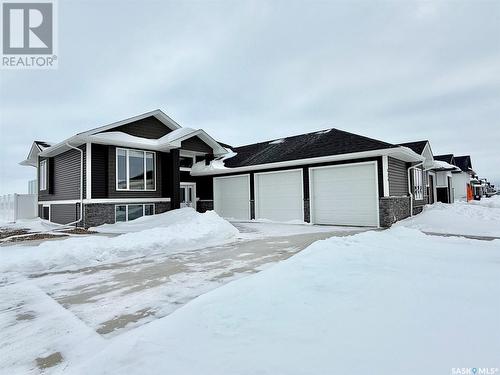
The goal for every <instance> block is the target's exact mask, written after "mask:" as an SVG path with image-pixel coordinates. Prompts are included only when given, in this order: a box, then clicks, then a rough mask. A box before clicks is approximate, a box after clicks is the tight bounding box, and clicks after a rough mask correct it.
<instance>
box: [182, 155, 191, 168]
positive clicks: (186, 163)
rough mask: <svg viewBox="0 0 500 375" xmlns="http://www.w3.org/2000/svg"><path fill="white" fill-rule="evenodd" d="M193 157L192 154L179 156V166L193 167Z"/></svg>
mask: <svg viewBox="0 0 500 375" xmlns="http://www.w3.org/2000/svg"><path fill="white" fill-rule="evenodd" d="M193 159H194V158H193V157H192V156H181V157H179V166H180V167H181V168H191V167H192V166H193V164H194V160H193Z"/></svg>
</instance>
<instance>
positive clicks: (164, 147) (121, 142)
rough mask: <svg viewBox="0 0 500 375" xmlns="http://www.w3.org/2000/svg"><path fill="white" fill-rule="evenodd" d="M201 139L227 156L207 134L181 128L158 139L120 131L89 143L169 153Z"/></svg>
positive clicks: (98, 136)
mask: <svg viewBox="0 0 500 375" xmlns="http://www.w3.org/2000/svg"><path fill="white" fill-rule="evenodd" d="M195 136H197V137H200V138H201V139H202V140H203V141H204V142H206V143H207V144H208V145H209V146H211V147H212V148H213V149H214V154H215V155H222V154H226V153H227V150H226V149H225V148H223V147H222V146H220V145H219V144H218V143H217V142H216V141H215V140H213V139H212V138H211V137H210V136H209V135H208V134H207V133H205V132H204V131H203V130H201V129H191V128H180V129H176V130H174V131H172V132H170V133H168V134H165V135H164V136H163V137H161V138H158V139H150V138H142V137H137V136H134V135H130V134H127V133H124V132H120V131H107V132H104V133H97V134H93V135H90V136H89V137H88V138H89V141H90V142H92V143H100V144H107V145H117V146H126V147H135V148H146V149H151V150H158V151H168V150H171V149H174V148H179V147H181V143H182V141H184V140H186V139H188V138H191V137H195Z"/></svg>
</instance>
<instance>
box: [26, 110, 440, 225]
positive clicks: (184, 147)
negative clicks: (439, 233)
mask: <svg viewBox="0 0 500 375" xmlns="http://www.w3.org/2000/svg"><path fill="white" fill-rule="evenodd" d="M427 149H428V150H429V151H426V150H427ZM417 151H419V152H415V151H414V149H412V147H407V146H404V145H395V144H390V143H387V142H383V141H379V140H375V139H371V138H367V137H363V136H360V135H356V134H352V133H349V132H345V131H342V130H338V129H326V130H322V131H317V132H313V133H308V134H301V135H297V136H292V137H285V138H281V139H274V140H269V141H266V142H259V143H256V144H251V145H246V146H241V147H235V148H231V147H230V146H228V145H226V144H224V143H220V142H218V141H216V140H215V139H214V138H212V137H211V136H210V135H209V134H207V133H206V132H205V131H203V130H201V129H190V128H183V127H181V126H180V125H179V124H177V123H176V122H175V121H173V120H172V119H171V118H170V117H168V116H167V115H166V114H164V113H163V112H162V111H160V110H156V111H152V112H149V113H145V114H143V115H139V116H136V117H133V118H130V119H126V120H122V121H119V122H116V123H113V124H109V125H105V126H101V127H99V128H96V129H92V130H89V131H86V132H83V133H79V134H77V135H75V136H73V137H70V138H68V139H66V140H63V141H61V142H59V143H57V144H52V145H49V144H45V145H43V146H41V143H40V142H38V143H35V144H33V145H32V147H31V149H30V152H29V155H28V157H27V159H26V160H25V161H23V162H22V164H24V165H31V166H34V167H36V168H37V172H38V207H39V210H38V211H39V216H40V217H42V218H44V219H46V220H50V221H52V222H56V223H61V224H73V225H81V226H85V227H90V226H96V225H101V224H104V223H114V222H117V221H127V220H133V219H135V218H138V217H141V216H143V215H151V214H158V213H161V212H165V211H167V210H170V209H175V208H179V207H183V206H191V207H193V208H195V209H197V210H198V211H200V212H203V211H206V210H211V209H215V211H216V212H217V213H219V214H220V215H221V216H223V217H226V218H234V219H239V220H251V219H268V220H274V221H281V222H289V221H305V222H311V223H314V224H331V225H351V226H368V227H379V226H381V227H388V226H390V225H392V223H393V222H395V221H397V220H400V219H403V218H405V217H408V216H410V215H411V214H413V213H418V212H419V211H421V209H422V207H423V205H424V204H426V203H428V202H429V201H431V202H432V201H434V199H435V196H436V194H435V192H434V190H435V188H434V186H433V182H432V181H434V177H435V172H432V171H430V172H428V173H427V172H426V171H425V168H426V165H425V162H426V159H427V158H432V153H430V156H428V155H427V154H429V152H430V147H429V146H427V145H424V148H423V149H422V150H418V149H417ZM428 175H429V176H432V177H431V180H430V179H428V178H427V176H428Z"/></svg>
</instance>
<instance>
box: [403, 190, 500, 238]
mask: <svg viewBox="0 0 500 375" xmlns="http://www.w3.org/2000/svg"><path fill="white" fill-rule="evenodd" d="M490 199H493V198H490ZM481 202H483V201H481ZM491 202H492V203H491V206H487V205H486V203H488V200H485V203H483V204H481V203H479V204H474V203H471V202H469V203H466V202H455V203H453V204H444V203H436V204H433V205H430V206H425V208H424V211H423V212H422V213H421V214H418V215H415V216H413V217H411V218H408V219H406V220H402V221H400V222H397V223H396V224H394V226H395V227H401V226H404V227H407V228H413V229H419V230H421V231H424V232H434V233H447V234H465V235H471V236H491V237H500V207H499V206H496V204H498V203H499V201H498V200H493V201H491Z"/></svg>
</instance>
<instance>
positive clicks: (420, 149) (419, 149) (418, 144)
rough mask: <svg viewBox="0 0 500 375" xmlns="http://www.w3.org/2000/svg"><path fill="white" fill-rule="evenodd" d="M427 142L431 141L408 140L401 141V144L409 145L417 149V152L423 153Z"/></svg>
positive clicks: (412, 148)
mask: <svg viewBox="0 0 500 375" xmlns="http://www.w3.org/2000/svg"><path fill="white" fill-rule="evenodd" d="M427 142H429V141H416V142H406V143H400V144H399V146H403V147H408V148H409V149H411V150H413V151H415V152H416V153H417V154H419V155H422V152H424V148H425V145H426V144H427Z"/></svg>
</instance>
